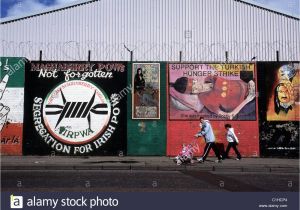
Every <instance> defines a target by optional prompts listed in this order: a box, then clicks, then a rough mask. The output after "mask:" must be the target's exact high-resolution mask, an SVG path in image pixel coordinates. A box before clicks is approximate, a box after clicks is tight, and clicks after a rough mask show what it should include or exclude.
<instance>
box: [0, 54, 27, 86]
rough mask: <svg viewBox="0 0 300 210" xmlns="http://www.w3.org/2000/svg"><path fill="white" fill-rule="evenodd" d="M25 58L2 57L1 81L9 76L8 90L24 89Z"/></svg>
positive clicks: (0, 64) (0, 65) (0, 66)
mask: <svg viewBox="0 0 300 210" xmlns="http://www.w3.org/2000/svg"><path fill="white" fill-rule="evenodd" d="M25 62H26V59H25V58H19V57H18V58H17V57H1V63H0V81H2V79H3V77H4V76H5V75H7V74H8V75H9V79H8V84H7V88H9V87H24V72H25Z"/></svg>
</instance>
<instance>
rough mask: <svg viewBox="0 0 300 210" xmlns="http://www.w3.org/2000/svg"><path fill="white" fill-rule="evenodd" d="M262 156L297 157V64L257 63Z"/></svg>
mask: <svg viewBox="0 0 300 210" xmlns="http://www.w3.org/2000/svg"><path fill="white" fill-rule="evenodd" d="M257 71H258V88H259V97H258V98H259V119H260V121H259V129H260V150H261V155H262V156H280V157H298V156H299V119H300V117H299V115H300V112H299V111H300V110H299V88H300V83H299V71H300V68H299V63H298V62H259V63H257Z"/></svg>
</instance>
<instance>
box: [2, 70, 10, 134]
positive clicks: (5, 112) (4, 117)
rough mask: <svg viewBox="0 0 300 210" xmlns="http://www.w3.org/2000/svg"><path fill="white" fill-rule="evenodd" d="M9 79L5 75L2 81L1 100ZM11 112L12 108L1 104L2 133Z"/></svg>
mask: <svg viewBox="0 0 300 210" xmlns="http://www.w3.org/2000/svg"><path fill="white" fill-rule="evenodd" d="M8 79H9V76H8V75H5V76H4V78H3V79H2V81H0V100H1V99H2V97H3V95H4V92H5V89H6V85H7V82H8ZM9 111H10V108H9V107H8V106H5V105H4V104H2V103H1V102H0V131H2V129H3V126H4V124H5V123H6V121H7V115H8V113H9Z"/></svg>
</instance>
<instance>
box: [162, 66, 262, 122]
mask: <svg viewBox="0 0 300 210" xmlns="http://www.w3.org/2000/svg"><path fill="white" fill-rule="evenodd" d="M168 69H169V95H170V120H198V119H199V117H205V118H206V119H211V120H226V119H229V120H256V106H255V94H256V92H255V89H256V88H255V72H254V64H169V68H168Z"/></svg>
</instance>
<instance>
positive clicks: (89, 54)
mask: <svg viewBox="0 0 300 210" xmlns="http://www.w3.org/2000/svg"><path fill="white" fill-rule="evenodd" d="M90 61H91V51H90V50H89V52H88V62H90Z"/></svg>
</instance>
